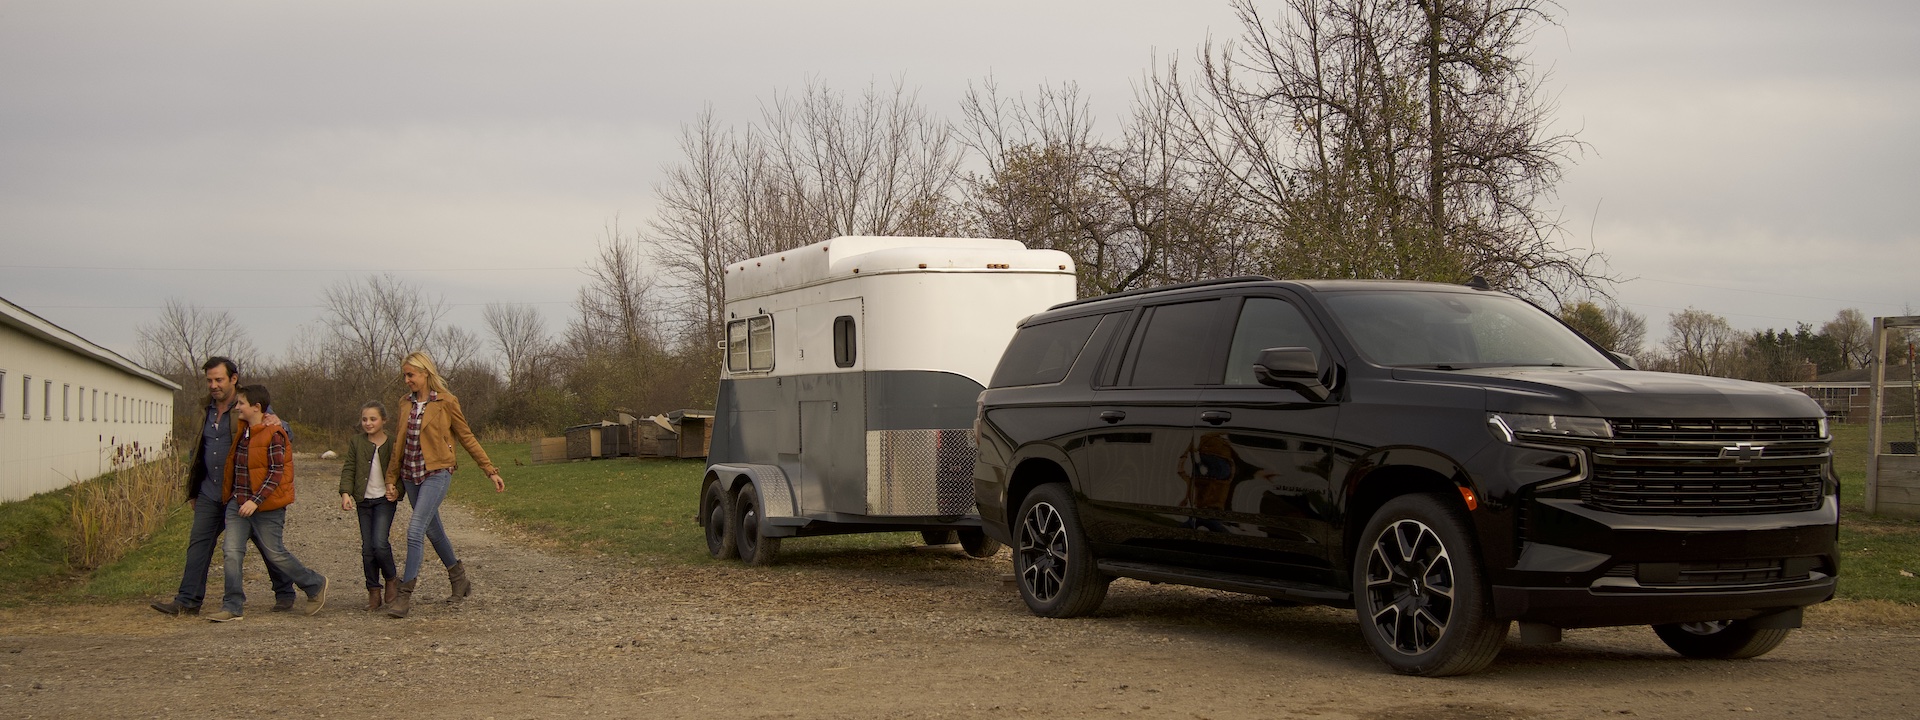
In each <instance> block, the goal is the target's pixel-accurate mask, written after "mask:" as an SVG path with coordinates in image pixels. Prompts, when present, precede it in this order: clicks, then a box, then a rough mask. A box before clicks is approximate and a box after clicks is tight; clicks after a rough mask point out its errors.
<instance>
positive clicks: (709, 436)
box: [675, 416, 713, 458]
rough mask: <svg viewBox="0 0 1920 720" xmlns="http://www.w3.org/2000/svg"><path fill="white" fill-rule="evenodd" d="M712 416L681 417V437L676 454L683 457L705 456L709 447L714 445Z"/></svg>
mask: <svg viewBox="0 0 1920 720" xmlns="http://www.w3.org/2000/svg"><path fill="white" fill-rule="evenodd" d="M709 420H711V418H703V417H693V416H687V417H683V418H680V437H679V438H678V441H679V442H678V447H677V448H676V449H675V454H676V455H678V456H680V457H683V458H703V457H706V456H707V448H708V447H710V446H712V445H713V423H712V422H709Z"/></svg>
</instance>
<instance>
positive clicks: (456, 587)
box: [447, 561, 473, 600]
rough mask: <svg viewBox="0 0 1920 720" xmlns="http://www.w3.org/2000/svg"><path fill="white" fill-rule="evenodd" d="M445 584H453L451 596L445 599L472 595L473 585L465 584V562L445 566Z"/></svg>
mask: <svg viewBox="0 0 1920 720" xmlns="http://www.w3.org/2000/svg"><path fill="white" fill-rule="evenodd" d="M447 582H449V583H452V584H453V594H452V595H449V596H447V599H449V600H451V599H454V598H463V597H466V596H468V595H472V594H473V583H470V582H467V564H466V562H465V561H462V562H457V563H454V564H452V565H448V566H447Z"/></svg>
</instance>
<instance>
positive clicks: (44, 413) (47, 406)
mask: <svg viewBox="0 0 1920 720" xmlns="http://www.w3.org/2000/svg"><path fill="white" fill-rule="evenodd" d="M41 382H44V383H46V387H43V388H41V389H40V416H41V417H42V418H45V419H46V420H47V421H48V422H52V421H53V381H52V380H42V381H41Z"/></svg>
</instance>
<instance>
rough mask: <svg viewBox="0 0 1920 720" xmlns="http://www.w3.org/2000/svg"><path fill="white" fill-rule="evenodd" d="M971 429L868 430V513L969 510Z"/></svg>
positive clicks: (949, 512) (971, 468)
mask: <svg viewBox="0 0 1920 720" xmlns="http://www.w3.org/2000/svg"><path fill="white" fill-rule="evenodd" d="M973 458H974V438H973V430H972V429H970V428H968V429H949V430H871V431H868V432H867V514H868V515H967V514H971V513H972V512H973Z"/></svg>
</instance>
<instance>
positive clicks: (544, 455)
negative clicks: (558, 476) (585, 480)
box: [527, 437, 567, 465]
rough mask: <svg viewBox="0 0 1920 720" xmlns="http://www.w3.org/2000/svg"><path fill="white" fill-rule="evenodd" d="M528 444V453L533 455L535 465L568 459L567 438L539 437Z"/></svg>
mask: <svg viewBox="0 0 1920 720" xmlns="http://www.w3.org/2000/svg"><path fill="white" fill-rule="evenodd" d="M527 445H528V447H527V453H528V454H529V455H532V456H533V464H535V465H544V464H547V463H558V462H566V461H567V439H566V438H564V437H550V438H539V439H536V440H534V441H533V442H531V443H528V444H527Z"/></svg>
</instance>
